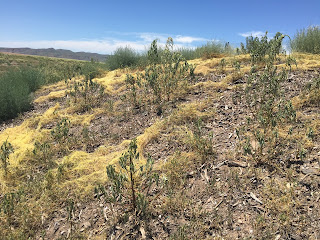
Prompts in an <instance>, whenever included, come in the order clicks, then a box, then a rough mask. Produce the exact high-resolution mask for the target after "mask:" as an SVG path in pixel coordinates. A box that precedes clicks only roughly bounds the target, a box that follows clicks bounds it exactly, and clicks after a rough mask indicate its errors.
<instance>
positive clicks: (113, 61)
mask: <svg viewBox="0 0 320 240" xmlns="http://www.w3.org/2000/svg"><path fill="white" fill-rule="evenodd" d="M144 58H145V55H143V54H139V53H137V52H136V51H135V50H133V49H132V48H130V47H119V48H117V49H116V51H115V52H114V53H113V55H111V56H110V57H109V58H108V59H107V61H106V64H107V67H108V69H109V70H115V69H118V68H125V67H138V66H139V65H141V64H142V65H143V62H144V61H145V60H144Z"/></svg>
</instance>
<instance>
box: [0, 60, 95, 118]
mask: <svg viewBox="0 0 320 240" xmlns="http://www.w3.org/2000/svg"><path fill="white" fill-rule="evenodd" d="M100 73H101V71H100V69H99V64H98V65H97V64H95V63H92V62H80V61H79V62H77V61H74V62H69V63H67V62H61V63H59V61H58V60H57V61H55V62H52V61H51V60H42V61H41V63H40V64H39V65H38V66H26V65H21V66H19V67H12V68H9V69H7V71H6V72H4V73H2V74H0V122H1V121H4V120H7V119H11V118H14V117H16V116H17V115H18V114H19V113H21V112H24V111H27V110H28V109H30V107H31V105H32V104H31V102H32V97H31V93H32V92H34V91H36V90H37V89H38V88H39V87H41V86H42V85H45V84H48V83H54V82H57V81H61V80H65V79H70V78H72V77H75V76H77V75H84V76H86V77H88V78H90V79H92V78H94V77H97V76H99V74H100Z"/></svg>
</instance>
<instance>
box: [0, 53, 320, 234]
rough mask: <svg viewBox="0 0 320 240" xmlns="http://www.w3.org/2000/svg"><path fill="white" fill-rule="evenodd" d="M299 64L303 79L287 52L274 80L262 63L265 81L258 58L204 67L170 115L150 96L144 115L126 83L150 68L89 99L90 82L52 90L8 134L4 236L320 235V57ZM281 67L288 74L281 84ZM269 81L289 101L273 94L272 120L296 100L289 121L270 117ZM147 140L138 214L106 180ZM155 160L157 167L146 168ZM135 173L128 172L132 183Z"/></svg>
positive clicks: (4, 130)
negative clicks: (86, 88)
mask: <svg viewBox="0 0 320 240" xmlns="http://www.w3.org/2000/svg"><path fill="white" fill-rule="evenodd" d="M294 57H295V58H296V60H297V67H296V66H292V69H291V67H290V70H289V67H288V66H286V60H285V57H284V56H282V57H281V59H280V60H279V61H277V62H276V63H275V65H276V66H277V68H278V69H277V70H275V71H274V72H271V71H270V72H267V69H266V68H264V66H263V65H262V64H261V65H260V66H258V69H256V70H255V72H254V73H253V74H254V75H252V72H253V70H252V69H251V64H250V57H249V56H248V55H240V56H232V57H225V58H224V61H225V64H223V65H222V64H221V58H214V59H207V60H201V59H197V60H193V61H190V63H192V64H195V65H196V69H195V75H196V78H195V79H193V80H192V81H191V83H190V84H188V85H187V86H186V87H184V88H180V89H178V91H177V92H175V93H174V98H173V99H171V100H170V101H168V102H167V103H166V105H165V106H163V109H162V113H161V114H159V111H158V109H157V107H156V106H154V105H153V104H150V102H152V101H151V100H150V98H148V97H149V95H147V96H144V95H143V93H142V90H137V96H138V97H139V96H140V97H141V96H143V97H144V98H141V103H140V106H139V107H136V106H132V104H131V102H130V96H131V95H130V93H131V92H130V91H131V90H130V89H132V88H130V86H128V81H126V79H127V75H126V74H127V73H131V74H133V76H136V75H137V74H138V73H139V72H137V71H135V72H132V71H131V70H128V69H124V70H116V71H112V72H107V73H106V75H105V77H103V78H98V79H94V80H93V82H95V83H97V84H98V85H94V86H95V87H94V88H89V89H90V90H89V91H88V92H85V93H86V94H85V95H84V94H83V92H82V94H79V95H77V94H78V92H77V91H76V90H75V86H78V85H77V82H78V83H79V82H81V79H73V80H72V81H69V82H66V83H65V82H59V83H57V84H53V85H50V86H45V87H43V88H42V89H40V90H39V91H37V92H36V94H35V95H36V98H35V101H34V108H33V110H32V111H31V112H28V113H26V114H24V115H22V116H21V117H20V118H18V119H16V120H14V121H13V122H12V123H10V124H7V125H6V124H4V125H3V126H1V132H0V143H3V142H5V141H8V142H10V143H11V144H12V147H13V152H12V153H10V155H9V160H8V162H9V165H8V166H7V173H6V172H5V171H4V170H3V169H1V173H0V179H1V181H0V189H1V194H0V198H1V212H0V233H1V235H2V236H4V238H5V239H27V238H28V237H30V238H31V239H66V238H73V239H169V238H171V239H317V238H319V237H320V213H319V207H320V201H319V198H320V191H319V190H320V185H319V180H320V170H319V169H320V165H319V164H320V133H319V129H320V112H319V102H320V101H319V96H320V93H319V86H320V85H319V86H318V82H319V79H320V78H319V73H318V71H319V69H320V64H319V62H320V57H319V56H316V55H303V54H299V55H298V54H297V55H295V56H294ZM236 62H238V63H239V64H240V68H239V67H234V66H235V63H236ZM281 68H286V69H287V71H288V74H286V75H285V78H284V80H283V81H282V82H281V84H280V81H279V84H280V85H277V82H278V80H279V79H280V77H281V76H280V73H281V72H279V70H280V69H281ZM250 72H251V73H250ZM267 74H273V75H272V79H275V81H273V82H272V83H273V86H278V87H279V89H276V90H277V91H278V90H279V94H276V93H269V92H268V96H267V97H266V99H267V100H270V99H271V96H273V97H274V99H280V100H279V102H277V103H279V105H277V106H275V107H273V108H272V109H271V110H270V111H272V114H273V113H274V112H277V113H278V112H279V111H278V109H280V105H281V104H282V103H285V105H284V109H285V110H284V112H281V113H279V114H282V115H281V116H280V115H279V118H278V119H280V120H278V119H273V118H272V114H271V115H270V114H269V115H268V112H267V111H264V109H267V107H268V105H263V101H262V97H265V96H262V95H257V92H252V91H254V90H255V89H259V87H261V86H260V85H259V84H263V83H261V82H258V79H260V78H262V77H263V76H267V77H266V78H265V80H266V79H270V78H271V77H270V76H269V75H267ZM255 81H256V82H255ZM83 84H84V83H83ZM82 86H83V85H82ZM100 86H102V87H103V88H100ZM267 87H268V86H265V85H263V86H262V87H261V89H263V91H266V90H265V89H267ZM101 89H102V90H101ZM273 89H275V88H273ZM247 93H249V94H247ZM280 93H281V94H280ZM83 96H85V98H84V97H83ZM250 96H251V97H252V96H256V98H254V97H252V98H251V97H250ZM267 100H266V101H265V102H269V101H267ZM287 101H288V102H287ZM252 102H254V104H253V103H252ZM289 102H291V103H292V104H291V105H290V104H289ZM287 103H288V104H287ZM88 104H89V105H88ZM270 104H271V103H270ZM286 104H287V105H286ZM281 106H282V105H281ZM269 109H270V108H269ZM260 110H261V111H262V113H263V114H264V115H261V114H260V113H261V111H260ZM258 112H259V114H260V115H259V114H257V113H258ZM277 116H278V115H277ZM289 118H290V119H291V118H292V119H291V120H292V121H291V120H290V119H289ZM261 119H262V120H261ZM271 120H272V121H271ZM289 120H290V121H289ZM274 121H277V122H276V123H277V125H276V127H274V125H275V122H274ZM268 122H270V124H268ZM261 126H262V127H261ZM134 138H136V139H137V149H136V150H137V152H139V157H134V160H135V162H134V165H135V169H136V173H135V176H134V177H135V179H136V181H135V183H134V184H133V187H134V188H136V191H138V192H139V193H141V194H142V193H143V195H137V204H138V206H139V208H137V210H136V212H133V211H132V209H131V205H132V199H130V188H129V187H128V186H127V185H125V186H127V187H126V188H125V189H123V192H122V194H120V195H117V196H116V197H115V198H113V197H114V196H115V194H116V192H115V191H116V190H115V189H116V188H115V186H116V185H112V184H111V183H112V179H113V178H112V177H111V175H107V171H106V168H107V166H109V165H110V164H113V165H114V166H116V167H115V169H116V171H119V170H120V169H121V162H120V164H119V160H120V159H121V157H123V156H125V155H123V154H125V153H130V154H132V149H134V144H133V143H134V142H131V140H133V139H134ZM130 149H131V150H130ZM130 151H131V152H130ZM130 156H135V155H130ZM150 157H151V158H152V159H153V161H154V163H153V168H152V169H151V168H149V167H150V165H148V164H147V165H145V164H146V162H148V159H151V158H150ZM122 159H123V158H122ZM140 166H144V168H143V169H142V172H141V174H140V172H139V171H140V170H139V167H140ZM148 169H149V170H148ZM129 172H130V171H129ZM129 172H128V171H127V172H126V171H123V172H122V173H123V174H125V175H127V178H129V175H128V174H129ZM109 173H110V172H109ZM115 175H116V174H115ZM108 176H109V180H108ZM114 179H116V178H114ZM117 184H120V182H118V183H117ZM117 186H120V185H117ZM118 190H119V189H118ZM112 199H113V200H112ZM120 200H121V201H120Z"/></svg>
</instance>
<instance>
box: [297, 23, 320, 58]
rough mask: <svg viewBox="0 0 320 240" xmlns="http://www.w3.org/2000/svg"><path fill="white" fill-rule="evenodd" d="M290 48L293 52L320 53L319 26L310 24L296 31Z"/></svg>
mask: <svg viewBox="0 0 320 240" xmlns="http://www.w3.org/2000/svg"><path fill="white" fill-rule="evenodd" d="M291 49H292V50H293V51H295V52H305V53H313V54H320V28H319V26H310V27H308V28H307V29H306V28H303V29H301V30H300V31H298V32H297V33H296V35H295V36H294V38H293V39H292V41H291Z"/></svg>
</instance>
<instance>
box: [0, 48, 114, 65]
mask: <svg viewBox="0 0 320 240" xmlns="http://www.w3.org/2000/svg"><path fill="white" fill-rule="evenodd" d="M0 52H5V53H17V54H26V55H36V56H44V57H56V58H67V59H76V60H84V61H90V60H91V59H94V60H97V61H99V62H105V61H106V59H107V58H108V57H109V55H104V54H98V53H88V52H73V51H70V50H65V49H54V48H45V49H32V48H0Z"/></svg>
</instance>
